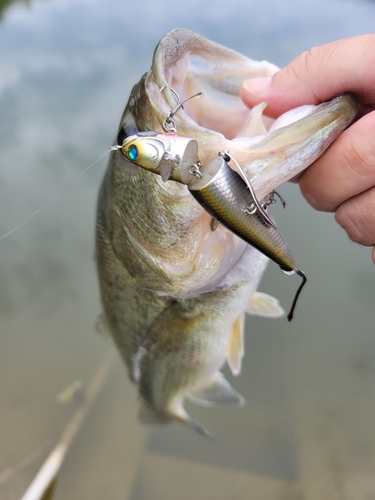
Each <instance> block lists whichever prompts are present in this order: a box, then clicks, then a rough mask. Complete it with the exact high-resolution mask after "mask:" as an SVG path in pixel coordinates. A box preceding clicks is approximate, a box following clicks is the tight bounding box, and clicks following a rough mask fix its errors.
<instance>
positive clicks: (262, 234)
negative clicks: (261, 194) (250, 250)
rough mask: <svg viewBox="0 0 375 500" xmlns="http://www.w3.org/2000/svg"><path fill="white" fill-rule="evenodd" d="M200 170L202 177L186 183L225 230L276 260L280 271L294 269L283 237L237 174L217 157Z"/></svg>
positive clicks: (291, 270)
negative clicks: (260, 209) (257, 207)
mask: <svg viewBox="0 0 375 500" xmlns="http://www.w3.org/2000/svg"><path fill="white" fill-rule="evenodd" d="M202 172H203V175H202V177H200V178H197V177H194V178H193V180H192V181H191V182H190V183H189V185H188V187H189V191H190V192H191V194H192V195H193V196H194V198H195V199H196V200H197V201H198V203H200V205H201V206H202V207H203V208H204V209H205V210H206V211H207V212H208V213H209V214H210V215H211V216H212V217H214V218H215V219H216V220H217V221H219V222H220V223H221V224H223V225H224V226H225V227H226V228H227V229H229V230H230V231H232V232H233V233H234V234H236V235H237V236H239V237H240V238H242V239H243V240H245V241H246V242H247V243H249V244H250V245H252V246H254V247H255V248H257V249H258V250H260V251H261V252H262V253H263V254H264V255H267V257H269V258H270V259H271V260H273V261H274V262H276V263H277V264H278V265H279V266H280V267H281V269H282V270H283V271H289V272H293V271H295V269H296V265H295V263H294V260H293V257H292V255H291V253H290V251H289V249H288V247H287V244H286V242H285V240H284V238H283V237H282V235H281V234H280V232H279V231H278V230H277V228H276V227H275V226H274V225H273V224H270V223H269V222H268V221H267V220H266V219H265V218H264V217H262V215H261V214H260V213H259V211H258V210H257V209H256V207H255V208H254V205H255V200H254V198H253V196H252V194H251V192H250V190H249V189H248V187H247V185H246V183H245V182H244V181H243V179H242V178H241V177H240V175H239V174H237V172H234V171H233V170H232V169H231V168H230V167H229V165H228V164H227V162H226V161H225V160H224V159H223V158H222V157H220V156H218V157H216V158H214V159H212V160H211V161H209V162H208V163H207V164H206V165H204V168H202ZM253 211H254V212H253ZM251 212H253V213H251Z"/></svg>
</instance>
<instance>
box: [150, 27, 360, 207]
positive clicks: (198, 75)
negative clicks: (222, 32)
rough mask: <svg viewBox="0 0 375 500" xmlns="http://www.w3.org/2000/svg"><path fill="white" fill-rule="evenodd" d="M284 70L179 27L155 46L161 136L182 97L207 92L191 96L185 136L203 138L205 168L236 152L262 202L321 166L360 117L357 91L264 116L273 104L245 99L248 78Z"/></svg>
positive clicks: (181, 127)
mask: <svg viewBox="0 0 375 500" xmlns="http://www.w3.org/2000/svg"><path fill="white" fill-rule="evenodd" d="M278 69H279V68H277V67H276V66H275V65H273V64H270V63H268V62H266V61H261V62H258V61H254V60H251V59H249V58H247V57H245V56H242V55H241V54H238V53H236V52H234V51H232V50H230V49H227V48H225V47H222V46H220V45H218V44H215V43H213V42H209V41H208V40H206V39H204V38H202V37H200V36H198V35H196V34H195V33H192V32H190V31H188V30H185V29H177V30H174V31H172V32H170V33H168V34H167V35H166V36H165V37H164V38H162V40H161V41H160V42H159V44H158V46H157V48H156V49H155V53H154V58H153V64H152V69H151V71H150V73H149V74H148V75H147V76H146V79H145V88H146V92H147V93H148V96H149V100H150V103H151V106H152V108H153V110H154V113H155V115H156V117H157V122H158V125H159V130H161V131H162V127H160V126H161V124H163V121H164V120H165V118H166V117H167V116H168V113H169V112H170V110H172V109H173V108H174V107H175V106H176V94H177V95H178V96H179V98H180V100H181V101H183V100H185V99H187V98H189V97H191V96H192V95H194V94H197V93H199V92H202V93H203V97H202V99H195V98H194V99H190V100H189V101H188V102H186V103H185V105H184V107H183V109H182V108H181V109H180V110H179V111H178V112H177V113H176V115H175V117H174V120H175V124H176V129H177V133H178V134H179V135H182V136H185V137H191V138H194V139H196V140H197V142H198V145H199V155H200V160H201V162H202V163H203V164H204V163H205V162H207V161H209V160H210V159H212V158H213V157H214V156H216V155H217V154H218V152H219V151H221V150H229V151H230V152H231V154H232V156H233V157H234V158H235V159H236V160H237V162H239V163H240V165H241V167H242V168H243V170H244V171H245V173H246V175H247V177H248V179H249V180H250V181H251V183H252V184H253V187H254V190H255V192H256V194H257V196H258V198H260V199H262V198H264V197H265V196H266V195H267V194H268V193H270V192H271V191H273V190H274V189H276V188H277V187H278V186H280V185H281V184H283V183H284V182H286V181H287V180H289V179H291V178H293V177H295V176H296V175H298V174H299V173H300V172H301V171H302V170H304V169H305V168H307V167H308V166H309V165H310V164H311V163H313V162H314V161H315V160H316V159H317V158H318V157H319V156H320V155H321V154H322V153H323V152H324V151H325V150H326V149H327V148H328V147H329V145H330V144H331V143H332V142H333V141H334V140H335V139H336V137H337V136H338V135H339V134H340V133H341V132H342V131H343V130H344V129H345V128H346V127H347V126H348V125H349V124H350V123H351V122H352V120H353V119H354V118H355V116H356V114H357V112H358V107H357V103H356V100H355V98H354V96H353V95H352V94H350V93H346V94H341V95H339V96H336V97H335V98H334V99H332V100H331V101H328V102H326V103H322V104H319V105H317V106H315V105H305V106H301V107H299V108H296V109H294V110H291V111H288V112H287V113H284V114H283V115H282V116H280V117H279V118H278V119H277V120H276V121H275V120H273V119H271V118H269V117H267V116H264V114H263V111H264V109H265V107H266V103H262V104H259V105H257V106H255V107H254V108H252V109H248V108H247V107H246V106H245V105H244V104H243V102H242V100H241V98H240V95H239V90H240V87H241V84H242V83H243V81H245V80H247V79H249V78H257V77H264V76H272V75H273V74H274V73H276V72H277V71H278ZM160 89H164V90H163V91H162V92H161V91H160ZM156 126H157V125H156ZM231 167H232V168H233V169H234V170H236V166H235V164H232V165H231Z"/></svg>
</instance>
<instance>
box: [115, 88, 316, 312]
mask: <svg viewBox="0 0 375 500" xmlns="http://www.w3.org/2000/svg"><path fill="white" fill-rule="evenodd" d="M173 93H174V94H175V95H176V96H177V94H176V93H175V92H174V91H173ZM197 96H198V97H201V93H199V94H196V95H194V96H191V97H189V98H188V99H191V98H193V97H197ZM177 98H178V96H177ZM188 99H186V100H185V101H183V102H181V101H180V99H179V98H178V103H177V104H176V106H175V107H174V108H173V109H172V110H171V111H170V112H169V114H168V116H167V118H166V119H165V120H164V123H163V128H164V131H165V133H164V134H161V133H158V132H155V131H149V132H140V131H138V132H137V131H136V129H134V130H133V132H136V133H133V134H132V135H129V136H127V137H126V133H124V131H120V134H119V137H118V139H119V143H118V146H117V148H118V149H120V150H121V152H122V154H123V155H124V156H125V158H126V159H127V160H129V161H130V162H132V163H133V164H135V165H137V166H139V167H141V168H144V169H146V170H148V171H150V172H153V173H155V174H158V175H160V176H161V177H162V179H163V180H164V181H168V180H174V181H176V182H180V183H182V184H185V185H186V186H187V187H188V189H189V191H190V193H191V194H192V196H194V198H195V199H196V200H197V201H198V203H199V204H200V205H201V206H202V207H203V209H204V210H205V211H206V212H207V213H208V214H210V215H211V217H212V220H211V229H212V230H213V231H214V230H215V229H216V227H217V225H218V224H219V223H220V224H222V225H223V226H225V227H226V228H227V229H228V230H229V231H231V232H233V233H234V234H236V235H237V236H239V237H240V238H242V239H243V240H244V241H246V243H249V244H250V245H252V246H254V247H255V248H257V249H258V250H259V251H261V252H262V253H263V254H265V255H266V256H267V257H269V258H270V259H271V260H273V261H274V262H276V263H277V264H278V265H279V266H280V268H281V270H282V271H283V272H284V273H285V274H297V275H298V276H299V277H300V278H302V282H301V284H300V286H299V288H298V290H297V292H296V294H295V297H294V299H293V302H292V306H291V309H290V311H289V314H288V316H287V319H288V321H291V319H292V318H293V313H294V309H295V306H296V303H297V299H298V297H299V294H300V292H301V290H302V288H303V286H304V285H305V283H306V281H307V280H306V276H305V274H304V273H303V272H302V271H301V270H300V269H298V268H297V266H296V264H295V262H294V260H293V257H292V255H291V253H290V251H289V248H288V246H287V244H286V242H285V240H284V238H283V237H282V235H281V233H280V232H279V231H278V229H277V228H276V226H275V224H274V222H273V221H272V219H271V218H270V217H269V216H268V214H267V212H266V209H267V207H268V205H270V204H271V203H272V202H273V201H274V198H273V195H272V194H271V196H270V197H269V198H268V199H267V200H266V201H265V202H264V203H263V204H261V203H260V202H259V201H258V200H257V197H256V195H255V193H254V190H253V189H252V186H251V183H250V181H249V180H248V179H247V177H246V175H245V173H244V172H243V170H242V168H241V166H240V165H239V164H238V163H237V161H236V160H235V159H234V158H233V157H232V156H231V155H230V154H229V152H227V151H226V152H224V151H221V152H219V154H218V156H217V157H216V158H213V159H212V160H210V161H208V162H207V163H206V164H205V165H202V164H201V162H200V160H199V157H198V143H197V141H196V140H195V139H191V138H188V137H181V136H179V135H177V133H176V127H175V124H174V121H173V116H174V115H175V114H176V112H177V111H178V110H179V109H180V108H181V107H182V106H183V104H184V103H185V102H186V101H187V100H188ZM229 161H233V163H235V165H236V166H237V169H238V170H239V172H241V175H240V174H238V173H237V172H235V171H234V170H233V169H232V168H230V166H229V164H228V163H229ZM282 202H283V200H282Z"/></svg>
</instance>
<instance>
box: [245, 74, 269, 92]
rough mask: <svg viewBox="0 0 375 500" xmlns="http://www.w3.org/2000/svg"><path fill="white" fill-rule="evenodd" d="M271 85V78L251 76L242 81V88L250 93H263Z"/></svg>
mask: <svg viewBox="0 0 375 500" xmlns="http://www.w3.org/2000/svg"><path fill="white" fill-rule="evenodd" d="M270 85H271V78H270V77H264V78H252V79H250V80H246V81H245V82H244V83H243V87H244V89H245V90H246V91H247V92H249V93H250V94H263V92H265V91H266V90H267V89H268V88H269V86H270Z"/></svg>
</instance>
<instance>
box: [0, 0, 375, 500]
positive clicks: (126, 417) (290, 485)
mask: <svg viewBox="0 0 375 500" xmlns="http://www.w3.org/2000/svg"><path fill="white" fill-rule="evenodd" d="M0 7H2V4H0ZM374 16H375V6H374V5H373V4H372V3H371V2H360V1H350V0H347V1H334V0H325V1H322V0H317V1H315V2H307V1H302V0H301V1H292V0H288V1H287V0H285V1H283V2H278V1H276V0H275V1H272V0H265V1H264V2H261V3H259V2H256V1H252V0H246V1H245V0H233V1H231V2H229V1H223V0H217V1H215V2H214V1H207V2H205V4H204V7H203V4H202V3H201V2H198V1H187V2H184V3H181V4H178V3H177V2H172V1H167V0H160V1H159V2H153V1H150V0H138V1H137V2H126V1H125V2H124V1H120V0H118V1H116V0H108V1H106V2H100V1H99V0H91V1H89V0H64V1H63V0H57V1H43V0H40V1H38V0H35V2H31V3H30V5H29V6H28V8H25V4H24V3H22V2H19V3H17V2H16V3H15V4H14V5H13V6H11V7H9V8H8V9H6V10H4V11H3V12H2V22H1V24H0V116H1V119H0V146H1V147H0V213H1V214H2V215H1V219H0V235H1V234H5V233H6V232H8V231H9V230H11V229H12V228H13V227H15V226H17V225H18V224H20V223H22V221H23V220H25V219H27V218H28V217H29V216H30V215H31V214H33V213H34V212H35V211H36V210H38V209H39V208H40V206H42V205H43V204H44V203H45V202H46V200H48V199H50V198H51V196H52V195H53V193H55V192H56V191H58V190H59V189H60V188H61V186H63V185H64V184H65V183H67V182H68V181H69V180H70V179H71V178H73V177H74V176H75V175H76V174H78V173H79V172H80V171H81V170H83V169H84V168H85V167H87V166H88V165H90V164H91V163H92V162H93V161H94V160H96V159H97V158H98V157H99V156H100V155H101V154H102V153H104V152H105V151H106V150H107V149H108V147H109V146H110V144H111V143H112V140H113V137H114V135H115V132H116V129H117V125H118V122H119V119H120V117H121V114H122V111H123V108H124V106H125V104H126V101H127V99H128V95H129V91H130V89H131V86H132V85H133V84H134V83H135V82H136V81H138V80H139V78H140V77H141V75H142V74H143V73H144V72H145V71H146V70H147V69H148V68H149V65H150V61H151V57H152V52H153V49H154V47H155V45H156V43H157V42H158V40H159V39H160V38H161V36H163V35H164V34H165V33H166V32H167V31H169V30H170V29H172V28H175V27H186V28H189V29H192V30H193V31H196V32H198V33H200V34H201V35H203V36H206V37H207V38H210V39H212V40H214V41H216V42H219V43H222V44H223V45H227V46H229V47H231V48H233V49H236V50H238V51H240V52H242V53H244V54H246V55H248V56H249V57H252V58H254V59H267V60H269V61H272V62H274V63H276V64H278V65H279V66H282V65H284V64H286V63H287V62H288V61H290V60H291V59H292V58H293V57H295V56H296V55H297V54H299V53H300V52H301V51H303V50H306V49H308V48H310V47H311V46H313V45H318V44H322V43H325V42H328V41H331V40H334V39H337V38H343V37H349V36H354V35H359V34H363V33H368V32H371V31H373V29H374V28H373V26H374V21H373V20H374V18H375V17H374ZM105 166H106V160H102V161H101V162H100V164H98V165H96V166H95V167H93V168H92V169H91V170H90V171H89V172H87V173H86V174H85V175H84V176H83V177H81V178H79V179H78V180H76V181H75V182H74V183H73V184H72V185H70V186H69V187H68V188H67V189H66V190H65V191H64V193H63V194H61V195H60V196H58V197H57V198H56V199H55V200H54V201H53V203H51V204H50V205H49V206H48V207H47V208H46V209H44V210H42V211H41V212H40V214H38V216H37V217H36V218H35V219H34V220H33V221H32V222H30V223H29V224H27V225H26V226H24V227H23V228H21V229H19V231H17V232H15V233H14V234H12V235H10V236H9V237H8V238H6V239H4V240H1V241H0V334H1V336H0V380H1V383H0V478H3V479H2V482H0V498H1V499H4V500H13V499H17V498H20V497H21V495H22V493H23V492H24V491H25V489H26V487H27V486H28V484H29V483H30V481H31V480H32V478H33V477H34V475H35V474H36V472H37V470H38V469H39V467H40V466H41V464H42V463H43V460H44V459H45V457H46V456H47V454H48V451H49V450H51V449H52V448H53V446H54V444H55V443H56V442H57V440H58V438H59V435H60V433H61V432H62V430H63V428H64V426H65V425H66V423H67V422H68V420H69V418H70V417H71V415H72V414H73V411H74V408H72V407H70V406H69V405H68V406H67V407H64V406H60V405H59V404H58V403H57V402H56V395H57V394H58V393H59V392H60V391H61V390H62V389H63V388H64V387H65V386H66V385H67V384H69V383H71V382H73V381H74V380H82V381H83V382H85V383H87V382H88V381H89V380H90V378H91V376H92V375H93V373H94V371H95V370H96V367H97V366H98V364H100V362H101V360H102V359H103V357H104V355H105V353H106V352H107V349H108V347H109V346H110V341H109V340H108V339H105V338H102V337H100V336H99V335H98V334H97V333H96V332H95V330H94V324H95V321H96V318H97V316H98V314H99V313H100V300H99V294H98V286H97V279H96V274H95V265H94V261H93V254H94V250H93V247H94V219H95V206H96V197H97V192H98V188H99V185H100V181H101V178H102V176H103V173H104V170H105ZM280 192H281V193H282V195H283V197H284V198H285V199H286V200H287V209H286V211H284V212H282V211H281V210H278V211H277V212H276V213H277V220H278V223H279V226H280V228H281V231H282V233H283V234H284V236H285V238H286V240H287V241H288V244H289V246H290V248H291V250H292V252H293V255H294V257H295V259H296V262H297V263H298V265H299V266H300V267H301V269H303V270H304V272H306V274H307V276H308V278H309V282H308V285H307V286H306V289H305V290H304V291H303V294H302V296H301V299H300V302H299V304H298V307H297V311H296V316H295V320H294V321H293V322H292V323H291V324H288V323H287V322H286V320H285V319H279V320H274V321H271V320H267V319H262V318H251V319H250V320H249V321H248V323H247V335H246V358H245V362H244V367H243V372H242V374H241V376H240V377H239V378H237V379H234V380H233V379H232V378H231V377H230V376H228V377H229V378H230V379H231V381H232V383H233V386H234V387H235V389H236V390H238V391H239V392H240V393H241V394H242V395H243V396H244V397H245V398H246V400H247V405H246V406H245V407H244V408H229V407H228V408H227V407H218V408H214V409H212V408H209V409H206V408H199V407H196V406H194V407H191V410H190V411H191V413H192V414H193V415H194V417H195V418H197V419H198V420H199V421H201V422H202V423H203V424H204V425H205V427H207V428H208V429H209V430H210V432H211V433H212V434H213V435H214V436H215V441H214V442H208V441H206V440H203V439H202V438H201V437H200V436H197V435H195V434H194V433H193V432H192V431H190V430H189V429H185V428H183V427H182V426H178V425H177V424H174V425H171V426H168V427H165V428H161V429H159V428H153V429H151V430H149V429H147V428H143V427H141V426H140V425H139V424H138V422H137V418H136V413H137V398H136V394H135V391H134V389H133V387H132V386H131V385H130V383H129V381H128V380H127V376H126V373H125V370H124V368H123V366H122V364H121V362H120V361H119V360H117V362H116V365H115V367H114V370H113V372H112V374H111V376H110V378H109V380H108V384H107V385H106V386H105V388H104V389H103V391H102V393H101V396H100V398H99V399H98V401H97V403H96V405H95V406H94V408H93V409H92V411H91V412H90V415H89V418H88V420H87V421H86V422H85V425H84V427H83V429H82V431H81V433H80V434H79V436H78V437H77V439H76V440H75V442H74V445H73V447H72V449H71V450H70V453H69V455H68V457H67V459H66V462H65V464H64V467H63V469H62V473H61V477H60V480H59V483H58V484H57V489H56V495H55V498H56V499H57V500H59V499H67V498H68V499H69V500H75V499H77V500H78V499H80V500H81V499H87V500H93V499H98V500H100V499H106V500H112V499H113V500H117V499H118V500H120V499H122V500H124V499H126V500H128V499H129V500H138V499H139V500H159V499H160V500H169V499H171V500H174V499H177V498H178V499H179V500H181V499H182V500H184V499H185V498H186V499H189V500H197V499H211V498H212V499H215V500H220V499H223V500H224V499H225V500H226V499H242V498H250V499H251V500H258V499H259V500H260V499H263V498H267V500H274V499H275V500H276V499H277V500H280V499H281V500H284V499H285V500H293V499H304V500H305V499H306V500H310V499H311V500H312V499H314V500H315V499H319V500H325V499H326V498H327V499H328V498H329V499H330V500H332V499H333V500H336V499H340V500H341V499H344V500H346V499H352V498H353V499H355V500H357V499H359V500H361V499H367V498H374V497H375V480H374V479H373V478H374V477H375V419H374V414H375V399H374V396H375V332H374V326H373V325H374V324H375V307H374V292H375V282H374V266H373V264H372V263H371V259H370V251H369V249H365V248H360V247H358V246H357V245H355V244H353V243H350V242H349V241H348V238H347V237H346V235H345V233H344V232H343V231H342V230H341V229H340V228H339V227H338V226H337V225H336V224H335V223H334V221H333V216H332V215H329V214H321V213H317V212H314V211H313V210H312V209H311V208H310V207H309V206H308V205H307V204H306V203H305V202H304V201H303V199H302V197H301V196H300V194H299V192H298V188H297V187H296V186H293V185H288V186H284V187H283V188H281V189H280ZM298 283H299V280H298V279H297V278H287V277H285V276H284V275H283V274H282V273H280V271H279V269H278V267H277V266H276V265H273V264H271V265H270V266H269V268H268V270H267V272H266V275H265V278H264V280H263V282H262V286H261V289H262V291H265V292H267V293H270V294H272V295H275V296H277V297H279V298H280V299H281V301H282V304H283V305H284V307H285V308H286V309H287V308H288V307H289V305H290V302H291V299H292V296H293V293H294V291H295V289H296V286H297V285H298ZM27 457H29V458H30V459H29V460H27V461H26V463H23V464H22V461H23V460H24V459H25V458H27ZM17 465H19V466H18V468H17ZM8 468H10V471H9V470H8V473H7V475H8V479H7V480H4V477H5V475H6V474H4V470H6V469H8ZM2 472H3V475H2V476H1V474H2ZM324 495H325V496H324ZM366 495H367V496H366ZM371 495H372V496H371Z"/></svg>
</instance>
